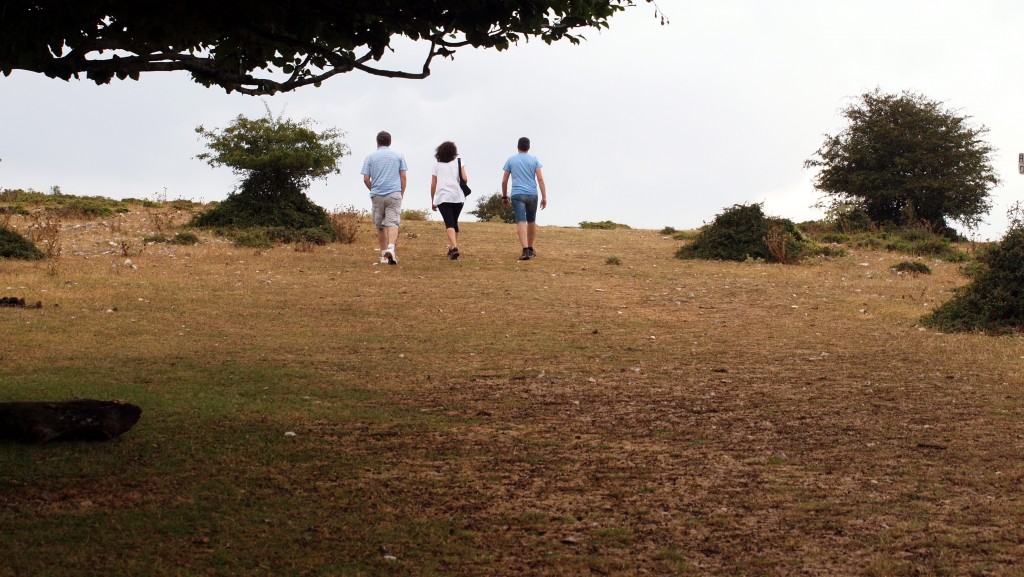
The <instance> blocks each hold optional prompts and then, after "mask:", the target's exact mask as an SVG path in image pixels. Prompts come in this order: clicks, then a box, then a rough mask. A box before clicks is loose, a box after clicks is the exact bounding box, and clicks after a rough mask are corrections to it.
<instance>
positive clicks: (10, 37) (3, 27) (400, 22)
mask: <svg viewBox="0 0 1024 577" xmlns="http://www.w3.org/2000/svg"><path fill="white" fill-rule="evenodd" d="M645 1H646V2H649V3H652V4H653V0H645ZM632 5H633V0H527V1H514V2H513V1H510V0H475V1H472V2H454V1H451V0H449V1H443V0H442V1H436V2H426V1H423V0H344V1H338V0H292V1H291V2H278V1H277V0H245V1H244V2H243V1H241V0H220V1H217V2H211V1H209V0H177V1H175V2H109V1H106V0H80V1H77V2H64V1H55V0H8V1H6V2H3V3H2V4H0V70H2V71H3V73H4V75H10V73H11V72H12V71H13V70H28V71H32V72H40V73H43V74H45V75H47V76H49V77H51V78H61V79H64V80H69V79H71V78H72V77H74V78H78V77H79V75H80V74H84V75H85V76H86V78H89V79H91V80H93V81H95V82H96V83H98V84H104V83H107V82H110V80H111V79H113V78H114V77H117V78H120V79H125V78H132V79H136V80H137V79H138V78H139V75H140V74H141V73H143V72H155V71H173V70H183V71H188V72H189V73H191V75H192V78H193V79H194V80H195V81H196V82H198V83H200V84H203V85H205V86H212V85H217V86H221V87H223V88H224V89H226V90H227V91H228V92H232V91H238V92H242V93H245V94H273V93H276V92H282V91H289V90H293V89H295V88H298V87H300V86H305V85H309V84H315V85H319V84H320V83H321V82H323V81H324V80H326V79H327V78H330V77H331V76H334V75H336V74H341V73H345V72H351V71H353V70H359V71H362V72H366V73H369V74H373V75H378V76H386V77H392V78H425V77H427V76H428V75H429V74H430V65H431V62H432V61H433V59H434V58H435V57H438V56H441V57H452V56H453V55H454V52H455V50H456V49H458V48H461V47H465V46H473V47H477V48H494V49H497V50H505V49H507V48H508V47H509V46H510V45H511V44H514V43H516V42H518V41H519V40H520V39H527V40H528V39H530V38H539V39H540V40H542V41H544V42H547V43H549V44H550V43H551V42H555V41H558V40H568V41H570V42H572V43H573V44H576V43H579V41H580V39H581V38H582V36H580V34H579V32H578V31H579V30H581V29H585V28H596V29H601V28H607V27H608V20H609V18H611V17H612V16H613V15H614V14H615V13H616V12H619V11H621V10H624V9H625V8H627V7H629V6H632ZM655 16H657V17H659V18H660V19H661V22H662V23H664V22H665V18H664V16H663V15H662V14H661V13H660V11H659V10H658V9H657V6H656V5H655ZM394 37H406V38H409V39H412V40H416V41H420V40H422V41H425V45H426V44H429V49H428V50H426V55H425V58H424V61H423V65H422V68H420V69H419V70H412V71H402V70H388V69H384V68H379V67H377V66H376V65H375V64H376V63H378V62H379V61H380V59H381V58H382V57H383V56H384V54H385V52H387V51H388V50H389V49H391V43H392V38H394Z"/></svg>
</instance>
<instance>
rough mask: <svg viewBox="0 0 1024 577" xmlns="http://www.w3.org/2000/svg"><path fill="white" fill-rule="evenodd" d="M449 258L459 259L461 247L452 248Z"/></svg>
mask: <svg viewBox="0 0 1024 577" xmlns="http://www.w3.org/2000/svg"><path fill="white" fill-rule="evenodd" d="M448 258H450V259H452V260H459V247H455V248H453V249H452V250H451V251H450V252H449V254H448Z"/></svg>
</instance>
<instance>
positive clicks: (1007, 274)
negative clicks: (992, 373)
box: [922, 219, 1024, 333]
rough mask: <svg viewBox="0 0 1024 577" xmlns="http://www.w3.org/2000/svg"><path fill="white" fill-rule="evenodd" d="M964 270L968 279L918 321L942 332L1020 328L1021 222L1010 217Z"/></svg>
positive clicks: (1023, 314) (1023, 320) (1023, 294)
mask: <svg viewBox="0 0 1024 577" xmlns="http://www.w3.org/2000/svg"><path fill="white" fill-rule="evenodd" d="M968 271H969V272H970V274H971V276H972V281H971V282H970V283H969V284H967V285H966V286H963V287H961V288H960V289H959V290H958V291H957V292H956V296H954V297H953V298H952V299H951V300H949V301H947V302H946V303H945V304H943V305H942V306H940V307H939V308H937V309H936V310H935V311H933V312H932V313H931V314H929V315H926V316H925V317H924V318H923V319H922V322H923V323H924V324H925V325H927V326H931V327H935V328H937V329H939V330H942V331H946V332H962V331H985V332H992V333H1004V332H1020V331H1022V330H1024V222H1022V221H1021V220H1020V219H1016V220H1014V221H1013V222H1012V223H1011V226H1010V228H1009V230H1008V231H1007V233H1006V235H1005V236H1004V237H1003V239H1002V240H1001V241H1000V242H999V244H998V245H996V246H995V247H993V248H992V249H989V250H987V251H985V252H984V253H982V254H981V255H979V257H978V263H977V265H976V266H974V267H971V268H970V269H968Z"/></svg>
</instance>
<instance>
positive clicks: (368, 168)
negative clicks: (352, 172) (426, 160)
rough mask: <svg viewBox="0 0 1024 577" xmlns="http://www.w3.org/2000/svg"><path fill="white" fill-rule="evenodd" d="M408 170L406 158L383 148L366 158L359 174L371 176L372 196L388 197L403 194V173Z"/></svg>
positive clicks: (385, 147)
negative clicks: (398, 193) (397, 193)
mask: <svg viewBox="0 0 1024 577" xmlns="http://www.w3.org/2000/svg"><path fill="white" fill-rule="evenodd" d="M407 170H409V167H408V166H406V165H405V157H404V156H402V155H401V154H399V153H397V152H395V151H394V150H391V149H390V148H388V147H387V146H381V147H379V148H378V149H377V150H376V151H374V152H372V153H371V154H370V155H369V156H367V157H366V160H364V161H363V169H362V170H360V171H359V174H362V175H364V176H366V175H369V176H370V196H387V195H389V194H394V193H396V192H402V175H401V173H403V172H405V171H407Z"/></svg>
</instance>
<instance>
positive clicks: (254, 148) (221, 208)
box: [192, 107, 349, 237]
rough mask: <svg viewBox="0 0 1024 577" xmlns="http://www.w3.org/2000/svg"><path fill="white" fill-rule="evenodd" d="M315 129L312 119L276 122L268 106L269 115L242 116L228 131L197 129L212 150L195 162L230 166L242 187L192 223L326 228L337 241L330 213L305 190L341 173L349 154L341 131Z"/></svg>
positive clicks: (293, 228) (229, 225)
mask: <svg viewBox="0 0 1024 577" xmlns="http://www.w3.org/2000/svg"><path fill="white" fill-rule="evenodd" d="M312 124H313V121H312V120H309V119H305V120H302V121H300V122H295V121H293V120H288V119H284V118H282V117H281V116H278V117H276V118H275V117H274V115H273V114H272V113H271V112H270V109H269V107H268V109H267V115H266V116H265V117H263V118H258V119H256V120H252V119H249V118H246V117H245V116H241V115H240V116H238V118H236V119H235V120H234V122H232V123H231V124H230V125H229V126H228V127H227V128H224V129H220V130H217V129H214V130H209V129H206V128H204V127H202V126H199V127H197V128H196V132H197V133H199V135H200V136H202V137H203V138H205V139H206V140H207V147H208V148H209V150H210V152H205V153H203V154H199V155H198V156H197V158H199V159H201V160H205V161H206V162H207V163H209V164H210V166H214V167H216V166H222V165H223V166H229V167H231V168H232V170H234V172H235V174H237V175H239V176H240V177H241V179H242V182H241V185H240V187H239V190H238V191H236V192H235V193H232V194H231V195H230V196H228V198H227V200H225V201H224V202H222V203H220V204H219V205H218V206H217V207H216V208H214V209H213V210H211V211H209V212H207V213H204V214H201V215H199V216H197V217H196V218H195V219H194V220H193V222H192V224H193V225H195V226H202V227H218V226H220V227H236V228H251V227H283V228H286V229H291V230H300V229H324V230H325V231H327V235H328V237H333V233H331V232H330V230H331V227H330V221H329V218H328V215H327V211H325V210H324V209H323V208H321V207H319V206H317V205H316V204H314V203H313V202H312V201H311V200H310V199H309V197H307V196H306V194H305V190H306V189H307V188H309V185H310V184H311V182H312V181H313V180H315V179H318V178H326V177H327V176H328V175H330V174H338V173H340V172H341V170H340V168H339V167H338V163H339V161H340V160H341V158H342V157H344V156H345V155H347V154H349V149H348V147H347V146H346V145H345V144H343V143H342V142H340V138H341V137H342V136H343V133H342V132H341V131H340V130H337V129H334V128H331V129H328V130H325V131H323V132H317V131H315V130H313V128H312ZM320 234H321V233H319V232H318V233H316V234H315V235H313V236H317V237H319V235H320Z"/></svg>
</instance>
